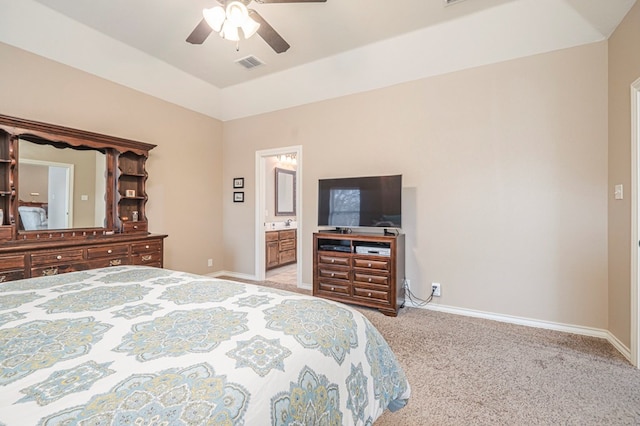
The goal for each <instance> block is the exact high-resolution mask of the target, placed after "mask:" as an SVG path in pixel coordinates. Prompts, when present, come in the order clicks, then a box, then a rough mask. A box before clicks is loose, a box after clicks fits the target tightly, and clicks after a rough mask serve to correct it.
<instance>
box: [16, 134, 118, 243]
mask: <svg viewBox="0 0 640 426" xmlns="http://www.w3.org/2000/svg"><path fill="white" fill-rule="evenodd" d="M18 152H19V160H18V174H19V182H18V200H19V203H18V205H19V206H18V211H19V217H20V222H21V228H20V229H21V230H27V231H28V230H41V229H68V228H102V227H104V226H105V214H106V202H105V193H106V189H107V182H106V166H107V161H106V156H105V154H104V153H102V152H100V151H97V150H88V149H74V148H72V147H66V148H57V147H54V146H53V145H47V144H40V143H33V142H30V141H27V140H24V139H20V141H19V148H18Z"/></svg>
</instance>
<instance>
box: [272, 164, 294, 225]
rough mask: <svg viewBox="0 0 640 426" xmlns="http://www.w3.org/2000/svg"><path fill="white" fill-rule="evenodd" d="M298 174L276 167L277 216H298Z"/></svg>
mask: <svg viewBox="0 0 640 426" xmlns="http://www.w3.org/2000/svg"><path fill="white" fill-rule="evenodd" d="M295 194H296V172H295V170H286V169H280V168H277V167H276V216H295V214H296V196H295Z"/></svg>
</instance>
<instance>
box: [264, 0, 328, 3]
mask: <svg viewBox="0 0 640 426" xmlns="http://www.w3.org/2000/svg"><path fill="white" fill-rule="evenodd" d="M255 2H256V3H326V2H327V0H255Z"/></svg>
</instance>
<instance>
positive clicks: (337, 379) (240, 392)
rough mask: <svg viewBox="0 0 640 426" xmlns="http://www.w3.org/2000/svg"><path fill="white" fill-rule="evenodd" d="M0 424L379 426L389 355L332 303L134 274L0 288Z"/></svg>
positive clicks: (393, 371) (400, 395) (398, 373)
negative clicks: (375, 422)
mask: <svg viewBox="0 0 640 426" xmlns="http://www.w3.org/2000/svg"><path fill="white" fill-rule="evenodd" d="M0 363H1V365H0V424H5V425H20V426H22V425H136V426H143V425H145V426H146V425H167V426H173V425H250V426H254V425H269V424H271V425H301V426H302V425H370V424H372V423H373V421H374V420H375V419H376V418H378V417H379V416H380V415H381V414H382V412H383V411H384V410H385V409H386V408H391V409H394V410H395V409H398V408H401V407H403V406H404V404H405V403H406V401H407V399H408V397H409V393H410V388H409V384H408V382H407V380H406V377H405V375H404V373H403V371H402V369H401V368H400V366H399V365H398V363H397V361H396V358H395V356H394V354H393V353H392V351H391V349H390V348H389V346H388V345H387V343H386V342H385V340H384V339H383V338H382V336H381V335H380V334H379V332H378V331H377V330H376V329H375V328H374V327H373V325H371V323H370V322H369V321H368V320H367V319H366V318H365V317H363V316H362V315H360V314H359V313H358V312H357V311H355V310H352V309H350V308H348V307H346V306H344V305H341V304H337V303H334V302H331V301H328V300H322V299H317V298H313V297H309V296H304V295H299V294H295V293H290V292H284V291H278V290H273V289H269V288H265V287H259V286H254V285H248V284H242V283H238V282H234V281H225V280H219V279H214V278H210V277H205V276H199V275H192V274H187V273H183V272H176V271H170V270H166V269H156V268H147V267H134V266H125V267H117V268H107V269H96V270H90V271H83V272H74V273H69V274H64V275H59V276H53V277H43V278H33V279H27V280H20V281H14V282H9V283H5V284H0Z"/></svg>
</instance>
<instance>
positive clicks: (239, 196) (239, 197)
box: [233, 192, 244, 203]
mask: <svg viewBox="0 0 640 426" xmlns="http://www.w3.org/2000/svg"><path fill="white" fill-rule="evenodd" d="M233 202H234V203H244V192H234V193H233Z"/></svg>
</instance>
